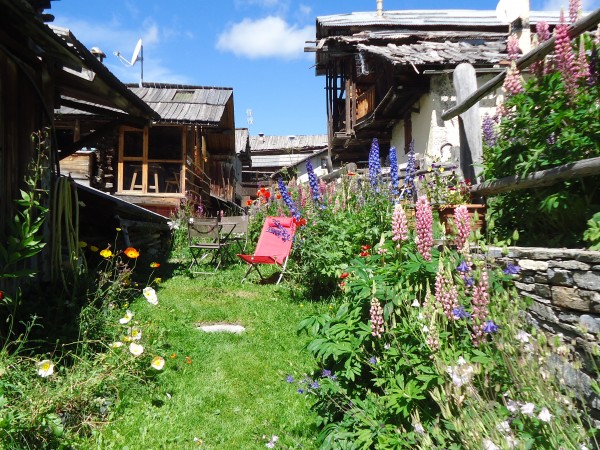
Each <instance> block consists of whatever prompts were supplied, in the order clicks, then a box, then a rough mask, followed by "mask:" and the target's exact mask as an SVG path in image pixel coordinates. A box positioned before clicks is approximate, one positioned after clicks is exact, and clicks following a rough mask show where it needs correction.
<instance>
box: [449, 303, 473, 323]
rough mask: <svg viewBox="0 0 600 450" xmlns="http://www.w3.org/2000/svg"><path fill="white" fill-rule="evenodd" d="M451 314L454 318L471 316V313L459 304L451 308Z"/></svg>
mask: <svg viewBox="0 0 600 450" xmlns="http://www.w3.org/2000/svg"><path fill="white" fill-rule="evenodd" d="M452 315H453V316H454V319H455V320H460V319H468V318H470V317H471V314H469V313H468V312H467V311H466V310H465V307H464V306H459V307H457V308H454V309H453V310H452Z"/></svg>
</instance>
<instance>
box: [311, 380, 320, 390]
mask: <svg viewBox="0 0 600 450" xmlns="http://www.w3.org/2000/svg"><path fill="white" fill-rule="evenodd" d="M320 387H321V385H320V384H319V382H318V381H317V380H314V381H313V382H312V383H310V388H311V389H319V388H320Z"/></svg>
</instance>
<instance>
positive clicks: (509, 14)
mask: <svg viewBox="0 0 600 450" xmlns="http://www.w3.org/2000/svg"><path fill="white" fill-rule="evenodd" d="M523 3H524V2H523V0H500V1H499V2H498V5H497V6H496V17H497V18H498V20H499V21H500V22H502V23H506V24H510V23H513V22H514V21H515V20H517V19H518V18H519V16H521V13H523V11H524V10H525V9H526V5H524V4H523Z"/></svg>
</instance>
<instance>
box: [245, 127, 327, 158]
mask: <svg viewBox="0 0 600 450" xmlns="http://www.w3.org/2000/svg"><path fill="white" fill-rule="evenodd" d="M323 147H325V148H326V147H327V135H326V134H317V135H300V136H250V151H251V152H252V154H253V155H254V154H255V153H257V152H261V153H276V152H282V151H287V150H292V151H293V150H311V149H317V148H319V149H320V148H323ZM253 158H254V156H253ZM253 161H254V160H253ZM288 164H289V163H288Z"/></svg>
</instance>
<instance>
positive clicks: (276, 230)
mask: <svg viewBox="0 0 600 450" xmlns="http://www.w3.org/2000/svg"><path fill="white" fill-rule="evenodd" d="M273 223H274V224H275V226H274V227H269V228H267V233H272V234H274V235H275V236H277V237H278V238H280V239H281V240H282V241H283V242H287V241H289V240H291V239H292V236H291V235H290V233H289V232H288V231H287V230H286V229H285V228H284V226H283V225H281V222H279V221H278V220H277V219H273Z"/></svg>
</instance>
